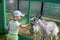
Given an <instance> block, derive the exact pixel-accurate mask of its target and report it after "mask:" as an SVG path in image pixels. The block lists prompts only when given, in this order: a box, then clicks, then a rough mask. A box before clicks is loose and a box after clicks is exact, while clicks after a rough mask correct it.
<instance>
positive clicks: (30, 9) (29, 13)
mask: <svg viewBox="0 0 60 40" xmlns="http://www.w3.org/2000/svg"><path fill="white" fill-rule="evenodd" d="M28 3H29V5H28V23H29V22H30V10H31V9H30V6H31V0H29V1H28Z"/></svg>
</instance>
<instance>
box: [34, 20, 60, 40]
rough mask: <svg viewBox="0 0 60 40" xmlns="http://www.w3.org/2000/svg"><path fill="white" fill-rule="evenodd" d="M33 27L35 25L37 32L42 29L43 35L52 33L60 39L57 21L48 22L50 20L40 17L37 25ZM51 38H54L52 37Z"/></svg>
mask: <svg viewBox="0 0 60 40" xmlns="http://www.w3.org/2000/svg"><path fill="white" fill-rule="evenodd" d="M33 27H34V31H35V32H38V30H40V29H41V31H42V34H43V36H44V35H47V36H50V35H52V36H53V37H55V39H56V40H57V39H58V32H59V29H58V26H57V24H56V23H55V22H52V21H49V22H48V21H45V20H40V19H39V20H36V25H34V26H33ZM52 36H51V37H52ZM51 40H52V38H51Z"/></svg>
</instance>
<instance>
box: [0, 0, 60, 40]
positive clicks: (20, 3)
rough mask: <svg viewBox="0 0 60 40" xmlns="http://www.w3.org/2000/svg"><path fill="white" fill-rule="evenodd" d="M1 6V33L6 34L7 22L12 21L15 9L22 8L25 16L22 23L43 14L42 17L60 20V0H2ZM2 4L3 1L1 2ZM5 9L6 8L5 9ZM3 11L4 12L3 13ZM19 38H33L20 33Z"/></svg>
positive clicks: (29, 39) (21, 39)
mask: <svg viewBox="0 0 60 40" xmlns="http://www.w3.org/2000/svg"><path fill="white" fill-rule="evenodd" d="M1 1H2V4H4V5H3V6H0V9H1V8H2V10H1V11H0V33H1V34H2V33H3V34H4V33H5V34H6V32H7V31H6V27H7V23H8V22H9V21H10V18H11V16H12V13H13V11H14V10H20V11H21V12H22V13H23V14H25V17H24V18H23V19H22V21H21V24H26V23H29V22H30V19H31V18H33V17H35V16H37V15H41V18H43V19H46V20H53V21H56V22H60V0H12V2H10V1H9V0H1ZM0 5H1V3H0ZM3 9H4V10H3ZM1 12H2V13H1ZM19 40H33V39H31V38H30V37H28V36H26V35H24V34H21V33H19Z"/></svg>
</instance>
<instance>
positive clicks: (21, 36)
mask: <svg viewBox="0 0 60 40" xmlns="http://www.w3.org/2000/svg"><path fill="white" fill-rule="evenodd" d="M18 36H19V40H33V39H31V38H29V37H27V36H25V35H21V34H19V35H18Z"/></svg>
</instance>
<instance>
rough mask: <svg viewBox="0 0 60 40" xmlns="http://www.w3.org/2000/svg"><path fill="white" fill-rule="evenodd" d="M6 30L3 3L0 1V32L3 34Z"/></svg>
mask: <svg viewBox="0 0 60 40" xmlns="http://www.w3.org/2000/svg"><path fill="white" fill-rule="evenodd" d="M3 28H4V13H3V2H2V0H1V1H0V32H1V33H2V32H3V30H4V29H3Z"/></svg>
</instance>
